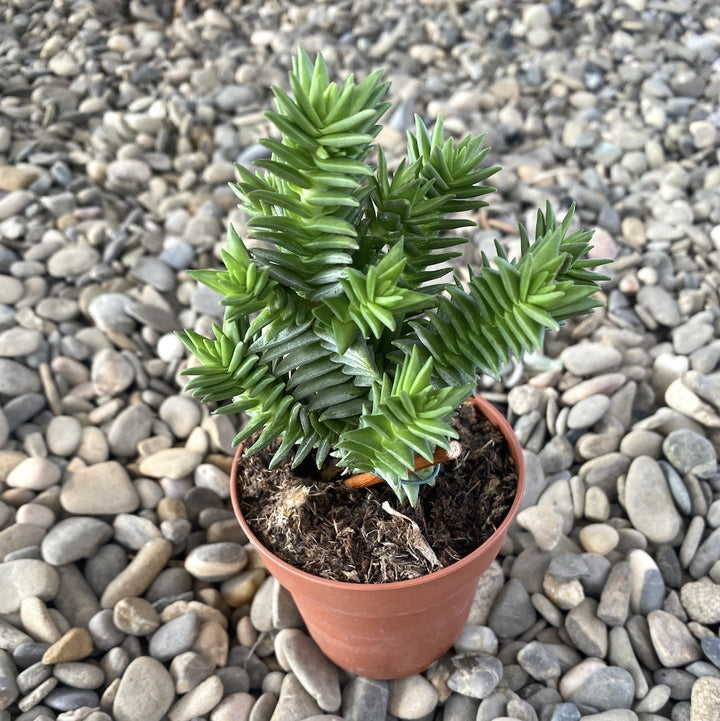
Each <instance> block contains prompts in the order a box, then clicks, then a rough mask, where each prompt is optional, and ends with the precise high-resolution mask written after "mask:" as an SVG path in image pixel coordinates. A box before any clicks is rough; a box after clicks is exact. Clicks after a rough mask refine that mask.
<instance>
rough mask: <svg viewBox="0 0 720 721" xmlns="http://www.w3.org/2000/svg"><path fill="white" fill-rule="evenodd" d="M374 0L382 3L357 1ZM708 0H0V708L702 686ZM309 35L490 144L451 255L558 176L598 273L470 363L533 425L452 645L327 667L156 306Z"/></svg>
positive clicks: (672, 693) (695, 707)
mask: <svg viewBox="0 0 720 721" xmlns="http://www.w3.org/2000/svg"><path fill="white" fill-rule="evenodd" d="M380 6H382V7H383V11H382V12H379V11H378V8H379V7H380ZM713 6H714V0H695V1H693V0H616V1H613V0H552V1H551V2H548V3H544V4H543V3H528V2H525V0H518V2H502V0H467V1H465V2H461V1H459V0H447V1H441V0H424V1H422V2H421V1H420V0H415V1H414V2H413V1H411V0H388V2H386V3H377V2H371V1H370V0H342V1H328V2H322V3H297V4H293V3H290V2H288V1H287V0H270V1H268V2H260V1H259V0H248V2H240V0H229V2H226V3H220V2H217V3H216V2H213V1H212V0H185V1H184V2H182V0H177V2H175V3H172V2H169V1H168V2H162V1H161V0H158V2H155V3H151V2H149V1H148V0H146V1H145V2H141V1H140V0H130V2H129V3H126V2H123V1H122V0H95V2H87V0H6V2H4V3H3V4H2V7H0V88H2V96H1V97H0V406H1V408H2V409H1V410H0V448H1V449H2V450H0V589H2V590H1V591H0V721H10V719H13V720H14V721H30V720H31V719H41V720H42V721H48V720H52V719H57V720H58V721H82V720H83V719H87V720H88V721H108V720H109V719H117V721H161V719H168V720H169V721H192V720H199V719H209V721H229V719H232V720H233V721H248V720H249V721H268V720H271V721H303V720H307V721H310V719H313V720H314V721H320V719H324V720H325V721H331V720H333V719H334V720H336V721H337V719H345V720H346V721H386V720H392V719H423V720H426V721H441V720H443V721H491V720H493V719H507V718H510V719H519V720H520V721H536V720H539V721H577V719H580V718H583V719H593V720H595V721H631V720H632V721H636V720H639V721H664V720H667V719H671V720H672V721H684V720H686V719H690V720H691V721H713V720H716V719H720V711H719V710H718V709H720V638H719V637H718V624H719V623H720V560H719V559H720V476H719V475H718V472H717V449H718V448H719V447H720V433H719V432H718V429H719V428H720V374H719V373H718V368H720V365H719V362H720V308H719V304H718V292H717V289H718V285H719V284H720V192H719V190H718V188H719V187H720V168H719V167H718V160H719V159H720V154H719V151H720V113H719V112H718V97H719V96H720V60H719V59H718V58H719V56H720V18H719V17H718V14H717V8H713ZM298 42H301V43H302V45H303V47H305V48H306V49H307V50H308V51H309V52H313V51H316V50H322V51H323V52H324V54H325V56H326V58H327V60H328V63H329V64H330V65H331V66H333V67H337V68H340V69H342V73H341V75H342V74H343V73H344V72H347V71H353V72H356V73H357V74H358V75H359V76H363V75H364V74H366V73H367V72H368V71H370V70H371V69H374V68H376V67H381V66H382V67H385V68H386V69H387V76H388V78H389V79H390V80H391V81H393V83H394V85H393V90H392V100H393V109H392V110H391V111H390V115H389V118H390V122H389V125H388V127H387V128H385V130H384V131H383V133H382V135H381V137H380V142H382V144H383V145H384V146H385V147H386V148H387V149H388V151H389V152H390V154H391V155H392V156H394V157H397V153H398V152H400V151H401V150H402V146H403V143H404V140H403V133H404V130H405V129H406V128H407V127H408V126H409V124H410V123H411V121H412V114H413V112H418V113H420V114H421V115H422V116H423V117H424V118H425V119H426V120H428V121H432V119H433V118H434V117H436V116H437V115H438V114H440V113H442V115H443V117H444V119H445V123H446V127H447V129H448V130H449V131H451V132H453V133H454V134H456V135H462V134H464V133H465V132H472V133H478V132H483V131H484V132H487V136H488V143H489V144H490V145H492V147H493V151H492V160H493V162H497V163H499V164H501V165H502V166H503V167H504V170H503V171H502V172H501V173H500V174H499V175H498V176H497V185H498V188H499V192H498V193H497V194H496V195H495V196H494V198H493V202H492V207H491V209H490V210H489V211H488V212H486V213H483V214H482V215H481V216H480V217H479V221H480V226H479V228H478V229H476V230H474V231H473V232H472V234H471V242H470V243H469V244H468V246H467V253H466V258H465V259H464V260H465V261H467V262H470V263H473V262H476V261H477V259H478V257H479V252H480V250H482V249H484V248H491V242H492V239H493V238H495V237H498V238H500V239H501V240H502V241H503V242H504V243H506V244H507V245H508V246H509V247H510V248H512V247H513V246H514V245H515V244H517V233H516V232H515V231H514V230H513V228H514V227H515V224H516V222H517V221H518V220H520V221H523V222H525V223H527V224H528V225H529V226H530V227H532V225H533V217H534V212H535V208H537V207H538V205H543V204H544V202H545V200H546V199H550V200H552V201H553V203H554V204H555V205H556V208H558V209H565V208H567V207H568V206H569V204H570V202H571V201H573V200H574V201H576V202H577V204H578V208H579V213H578V216H579V218H580V221H581V222H582V224H583V226H585V227H597V228H598V230H597V233H596V236H595V238H596V244H597V252H598V254H600V255H603V256H609V257H613V258H615V263H614V264H613V265H612V266H611V267H610V272H611V273H612V280H611V281H610V282H609V283H607V284H606V287H605V292H606V294H607V308H606V309H605V310H603V311H601V312H598V313H595V314H594V315H593V316H592V317H590V318H588V319H586V320H583V321H581V322H575V323H573V324H571V325H568V326H567V327H565V328H564V329H563V330H562V331H561V332H560V333H559V334H557V335H555V336H553V337H549V338H548V340H547V343H546V348H545V351H544V353H542V354H540V353H536V354H534V355H532V356H530V357H528V358H527V359H526V360H525V362H524V363H523V364H516V365H514V366H512V367H509V368H508V369H507V372H506V373H505V374H504V375H503V379H502V382H499V383H488V384H486V385H485V386H484V387H483V388H482V391H483V392H484V394H485V395H486V396H487V397H489V398H490V399H491V400H493V401H495V402H496V403H497V404H498V405H499V406H501V407H502V408H503V409H504V410H506V411H507V413H508V416H509V418H510V419H511V421H512V422H513V424H514V426H515V428H516V430H517V433H518V435H519V437H520V438H521V440H522V443H523V445H524V447H525V449H526V454H527V465H528V489H527V494H526V497H525V499H524V503H523V510H522V511H521V512H520V514H519V516H518V519H517V523H516V527H515V528H514V529H513V530H512V531H511V533H510V534H509V537H508V540H507V541H506V543H505V545H504V547H503V550H502V553H501V555H500V557H499V558H498V560H497V561H496V562H495V563H494V564H493V565H492V567H491V568H490V570H489V571H488V572H487V573H486V574H485V575H484V576H483V578H482V580H481V582H480V585H479V587H478V592H477V598H476V603H475V605H474V607H473V610H472V614H471V617H470V619H469V622H468V626H467V627H466V629H465V631H464V632H463V634H462V636H461V638H460V639H459V640H458V642H457V644H456V645H455V648H454V650H453V651H452V652H451V653H449V654H448V655H447V656H446V657H444V658H443V659H442V660H441V661H440V662H439V663H437V664H436V665H435V666H434V667H432V668H431V669H430V670H428V671H427V672H426V673H425V674H422V675H416V676H412V677H410V678H407V679H401V680H399V681H393V682H390V683H385V682H378V681H370V680H368V679H364V678H355V677H351V676H349V675H348V674H346V673H345V672H342V671H339V670H338V669H337V668H335V667H334V666H333V665H332V664H330V662H328V661H327V660H326V659H325V658H324V657H323V656H322V654H320V653H319V651H318V650H317V648H316V647H315V646H314V644H313V643H312V641H310V639H309V637H308V636H307V634H306V633H305V631H304V629H303V627H302V623H301V621H300V619H299V618H298V616H297V612H296V611H295V609H294V607H293V605H292V603H291V602H290V600H289V599H288V598H287V596H286V594H285V593H284V592H283V591H282V589H280V588H279V587H278V586H277V584H276V583H275V582H274V581H273V580H272V579H271V578H266V574H265V572H264V571H263V570H262V568H261V567H260V566H259V564H258V562H257V559H256V557H255V556H254V554H253V553H252V551H251V550H249V549H248V548H246V547H245V544H244V541H245V539H244V538H242V537H241V535H240V532H239V530H238V528H237V526H236V524H235V521H234V520H233V518H232V513H231V512H230V511H229V510H228V477H227V462H226V461H227V454H230V453H231V452H232V450H231V448H230V440H231V439H232V437H233V435H234V432H235V428H234V427H233V422H232V421H231V420H229V419H227V418H226V417H211V416H210V415H209V414H208V412H207V409H206V408H201V407H199V405H198V404H197V403H196V402H195V401H194V400H193V399H191V398H189V397H187V396H186V395H184V394H183V392H182V387H183V380H182V379H181V378H179V377H178V372H179V371H180V370H181V369H182V368H183V367H184V365H185V363H186V362H187V359H186V354H185V352H184V350H183V348H182V347H181V345H180V343H179V342H178V340H177V339H176V338H175V337H174V335H173V331H174V330H175V329H178V328H182V327H193V328H195V329H198V330H200V331H203V332H208V331H209V327H210V324H211V323H212V322H213V321H215V320H217V319H218V317H219V313H220V310H219V306H218V304H217V300H216V298H215V297H213V296H212V294H210V293H208V292H207V291H205V290H204V289H202V288H198V287H196V285H195V283H194V282H193V281H191V279H190V278H189V276H188V275H187V273H186V269H187V268H190V267H202V266H208V265H213V264H215V262H216V258H217V253H218V250H219V248H220V247H221V243H222V239H223V237H224V228H225V225H226V223H227V221H228V219H232V220H233V221H234V222H235V223H236V224H237V225H238V226H239V227H242V218H240V217H239V214H238V211H237V210H236V209H235V207H234V199H233V196H232V194H231V193H230V191H229V189H228V187H227V182H228V181H230V180H233V179H234V174H233V165H232V163H233V161H236V160H237V161H239V162H242V163H247V162H250V161H252V159H253V158H257V157H258V154H259V153H260V152H261V151H262V149H261V147H260V146H259V145H257V140H258V138H260V137H262V136H264V135H266V134H267V133H268V132H269V127H268V124H267V122H266V121H265V120H264V119H263V117H262V111H263V110H264V109H266V108H267V107H268V106H269V104H270V99H271V96H270V93H269V90H268V87H269V85H271V84H273V83H280V84H285V83H286V74H287V69H288V66H289V61H290V57H291V54H292V53H293V52H294V50H295V48H296V44H297V43H298Z"/></svg>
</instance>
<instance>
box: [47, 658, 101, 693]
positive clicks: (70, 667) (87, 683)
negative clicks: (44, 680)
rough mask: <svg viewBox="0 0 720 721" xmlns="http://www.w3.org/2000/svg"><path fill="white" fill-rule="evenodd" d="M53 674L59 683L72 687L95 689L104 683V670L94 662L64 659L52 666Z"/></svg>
mask: <svg viewBox="0 0 720 721" xmlns="http://www.w3.org/2000/svg"><path fill="white" fill-rule="evenodd" d="M53 675H54V676H55V678H57V680H58V681H60V682H61V683H64V684H67V685H68V686H72V687H73V688H83V689H95V688H99V687H100V686H102V685H103V683H105V672H104V671H103V670H102V668H100V666H96V665H95V664H94V663H82V662H80V661H66V662H63V663H57V664H55V665H54V667H53Z"/></svg>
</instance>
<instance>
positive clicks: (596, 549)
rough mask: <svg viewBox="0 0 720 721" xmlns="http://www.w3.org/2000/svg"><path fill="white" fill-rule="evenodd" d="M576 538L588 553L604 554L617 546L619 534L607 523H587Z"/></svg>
mask: <svg viewBox="0 0 720 721" xmlns="http://www.w3.org/2000/svg"><path fill="white" fill-rule="evenodd" d="M578 540H579V541H580V545H581V546H582V547H583V549H585V550H586V551H587V552H588V553H597V554H599V555H601V556H605V555H607V554H608V553H610V552H611V551H613V550H614V549H615V548H616V547H617V545H618V543H619V542H620V534H619V533H618V532H617V529H615V528H614V527H613V526H611V525H609V524H607V523H589V524H588V525H587V526H583V527H582V528H581V529H580V533H579V534H578Z"/></svg>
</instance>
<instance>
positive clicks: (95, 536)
mask: <svg viewBox="0 0 720 721" xmlns="http://www.w3.org/2000/svg"><path fill="white" fill-rule="evenodd" d="M112 535H113V531H112V528H111V527H110V526H109V525H108V524H107V523H105V522H104V521H101V520H99V519H97V518H91V517H88V516H76V517H73V518H65V519H63V520H62V521H59V522H58V523H57V524H56V525H54V526H53V527H52V528H51V529H50V530H49V531H48V533H47V535H46V536H45V538H43V541H42V544H41V546H40V549H41V552H42V557H43V560H45V561H46V562H47V563H50V564H52V565H53V566H61V565H63V564H65V563H73V562H74V561H79V560H80V559H81V558H90V557H91V556H93V555H94V554H95V553H96V551H97V549H98V548H99V547H100V546H101V545H102V544H103V543H105V542H106V541H109V540H110V538H112Z"/></svg>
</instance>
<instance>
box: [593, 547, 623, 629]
mask: <svg viewBox="0 0 720 721" xmlns="http://www.w3.org/2000/svg"><path fill="white" fill-rule="evenodd" d="M629 612H630V566H629V565H628V563H627V562H626V561H620V562H619V563H616V564H615V565H614V566H613V567H612V568H611V569H610V574H609V575H608V578H607V581H606V583H605V587H604V588H603V590H602V595H601V596H600V603H599V604H598V607H597V617H598V618H599V619H600V620H601V621H603V622H604V623H605V624H607V625H608V626H623V625H624V624H625V621H626V620H627V617H628V614H629Z"/></svg>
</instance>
